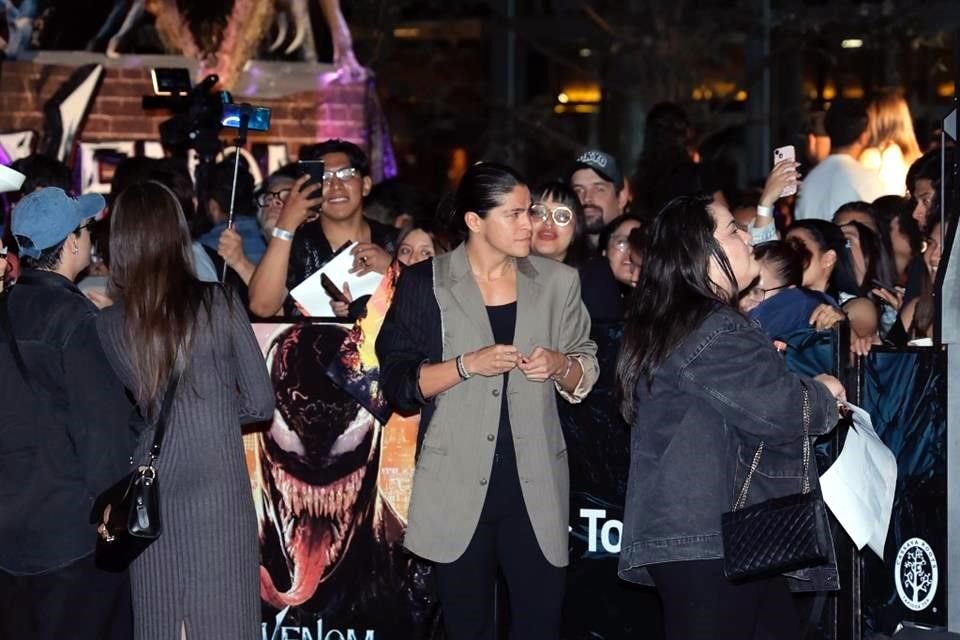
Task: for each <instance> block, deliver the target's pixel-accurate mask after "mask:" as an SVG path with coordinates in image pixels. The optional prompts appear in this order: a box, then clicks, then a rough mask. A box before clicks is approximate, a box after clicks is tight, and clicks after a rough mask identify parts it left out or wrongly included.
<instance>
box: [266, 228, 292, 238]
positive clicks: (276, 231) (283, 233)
mask: <svg viewBox="0 0 960 640" xmlns="http://www.w3.org/2000/svg"><path fill="white" fill-rule="evenodd" d="M270 235H271V236H273V237H274V238H280V239H281V240H286V241H287V242H293V232H291V231H287V230H286V229H281V228H280V227H274V228H273V231H271V232H270Z"/></svg>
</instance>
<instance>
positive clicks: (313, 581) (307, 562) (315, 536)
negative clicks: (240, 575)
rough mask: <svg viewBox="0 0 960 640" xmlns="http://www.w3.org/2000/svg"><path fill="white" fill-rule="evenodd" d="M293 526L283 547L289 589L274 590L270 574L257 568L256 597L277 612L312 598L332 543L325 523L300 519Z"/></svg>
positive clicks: (264, 569)
mask: <svg viewBox="0 0 960 640" xmlns="http://www.w3.org/2000/svg"><path fill="white" fill-rule="evenodd" d="M293 526H294V532H293V537H292V539H291V540H290V542H289V543H288V544H287V549H288V550H289V552H290V557H291V559H292V561H293V579H292V581H291V584H290V589H289V590H287V591H286V592H280V591H279V590H277V587H276V585H275V584H274V582H273V578H272V577H271V576H270V572H269V571H267V569H266V567H264V566H263V565H261V566H260V597H261V598H263V599H264V600H265V601H267V602H269V603H270V604H271V605H273V606H274V607H276V608H277V609H283V608H284V607H296V606H298V605H301V604H303V603H304V602H306V601H307V600H309V599H310V598H312V597H313V594H314V593H316V591H317V585H319V584H320V578H322V577H323V573H324V571H326V569H327V565H328V564H329V553H328V552H329V549H330V548H331V545H332V544H333V532H332V528H331V527H330V526H329V525H328V524H326V523H322V522H319V521H317V520H315V519H313V518H303V519H302V520H300V521H299V522H297V523H295V524H294V525H293Z"/></svg>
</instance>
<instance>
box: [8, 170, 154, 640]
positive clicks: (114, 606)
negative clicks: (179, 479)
mask: <svg viewBox="0 0 960 640" xmlns="http://www.w3.org/2000/svg"><path fill="white" fill-rule="evenodd" d="M104 205H105V203H104V200H103V197H102V196H99V195H86V196H81V197H79V198H71V197H69V196H68V195H67V194H66V193H65V192H64V191H63V190H62V189H59V188H56V187H47V188H44V189H40V190H38V191H35V192H33V193H31V194H29V195H26V196H24V198H23V199H22V200H21V201H20V202H19V203H18V204H17V206H16V207H15V208H14V211H13V216H12V222H11V230H12V232H13V236H14V238H15V239H16V241H17V244H18V245H19V253H20V258H21V260H22V266H23V271H22V273H21V275H20V278H19V280H18V281H17V283H16V284H15V285H14V286H13V287H11V288H10V290H9V291H8V292H6V293H4V294H3V295H2V296H0V371H3V372H4V373H3V384H2V385H0V638H71V639H72V640H77V639H87V638H89V639H91V640H92V639H94V638H96V639H97V640H101V639H104V638H106V639H109V640H113V639H114V638H116V639H120V638H129V637H130V634H131V632H132V626H131V617H130V600H129V598H130V596H129V579H128V577H127V575H126V574H125V573H121V574H112V573H107V572H102V571H99V570H98V569H97V568H96V567H95V563H94V546H95V542H96V530H95V529H94V527H93V525H91V524H89V515H90V509H91V507H92V505H93V501H94V498H95V497H96V496H97V495H98V494H99V493H100V492H101V491H103V490H104V489H106V488H108V487H109V486H110V485H112V484H113V483H114V482H116V481H117V480H118V479H120V477H121V476H122V475H123V474H124V473H125V472H126V471H127V467H128V459H129V456H130V455H131V454H132V452H133V450H134V446H135V442H136V441H135V433H134V431H133V429H132V427H133V426H135V425H136V423H135V422H134V421H133V418H134V413H133V408H132V405H131V403H130V402H129V401H128V400H127V396H126V394H125V392H124V389H123V386H122V385H121V384H120V382H119V381H118V379H117V378H116V376H115V374H114V372H113V370H112V369H111V367H110V365H109V363H108V362H107V360H106V357H105V355H104V353H103V350H102V348H101V346H100V341H99V338H98V336H97V328H96V316H97V309H96V307H95V306H94V305H93V303H91V302H90V301H89V300H87V299H86V298H85V297H84V296H83V294H82V293H80V290H79V289H77V288H76V286H74V284H73V281H74V279H75V278H76V277H77V275H78V274H79V273H80V272H81V271H82V270H83V269H85V268H86V267H87V265H88V264H89V262H90V231H89V230H88V228H87V227H88V225H89V224H90V223H91V222H93V221H94V220H95V218H96V216H97V214H99V213H100V211H102V210H103V208H104Z"/></svg>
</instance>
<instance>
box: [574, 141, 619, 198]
mask: <svg viewBox="0 0 960 640" xmlns="http://www.w3.org/2000/svg"><path fill="white" fill-rule="evenodd" d="M577 169H593V170H594V171H595V172H596V173H597V175H598V176H600V177H601V178H603V179H604V180H606V181H607V182H612V183H613V184H614V185H616V187H617V189H620V188H621V187H623V174H622V173H621V172H620V165H618V164H617V159H616V158H614V157H613V156H612V155H610V154H609V153H606V152H605V151H598V150H596V149H591V150H590V151H584V152H583V153H581V154H580V155H579V156H577V161H576V162H575V163H574V169H573V170H574V171H576V170H577Z"/></svg>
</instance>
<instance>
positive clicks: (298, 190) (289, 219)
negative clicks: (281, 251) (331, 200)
mask: <svg viewBox="0 0 960 640" xmlns="http://www.w3.org/2000/svg"><path fill="white" fill-rule="evenodd" d="M309 181H310V176H308V175H304V176H301V177H299V178H298V179H297V181H296V182H294V183H293V186H292V187H291V188H290V197H289V198H287V202H286V204H284V206H283V211H281V212H280V217H279V218H278V219H277V225H276V226H277V228H278V229H283V230H284V231H289V232H290V233H293V232H294V231H296V230H297V228H299V227H300V225H302V224H303V223H304V222H306V221H307V219H309V218H310V216H311V215H312V214H313V209H314V208H315V207H316V208H319V207H321V206H323V196H322V195H321V194H320V193H318V191H319V190H316V189H305V188H304V186H305V185H306V184H307V183H308V182H309Z"/></svg>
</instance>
